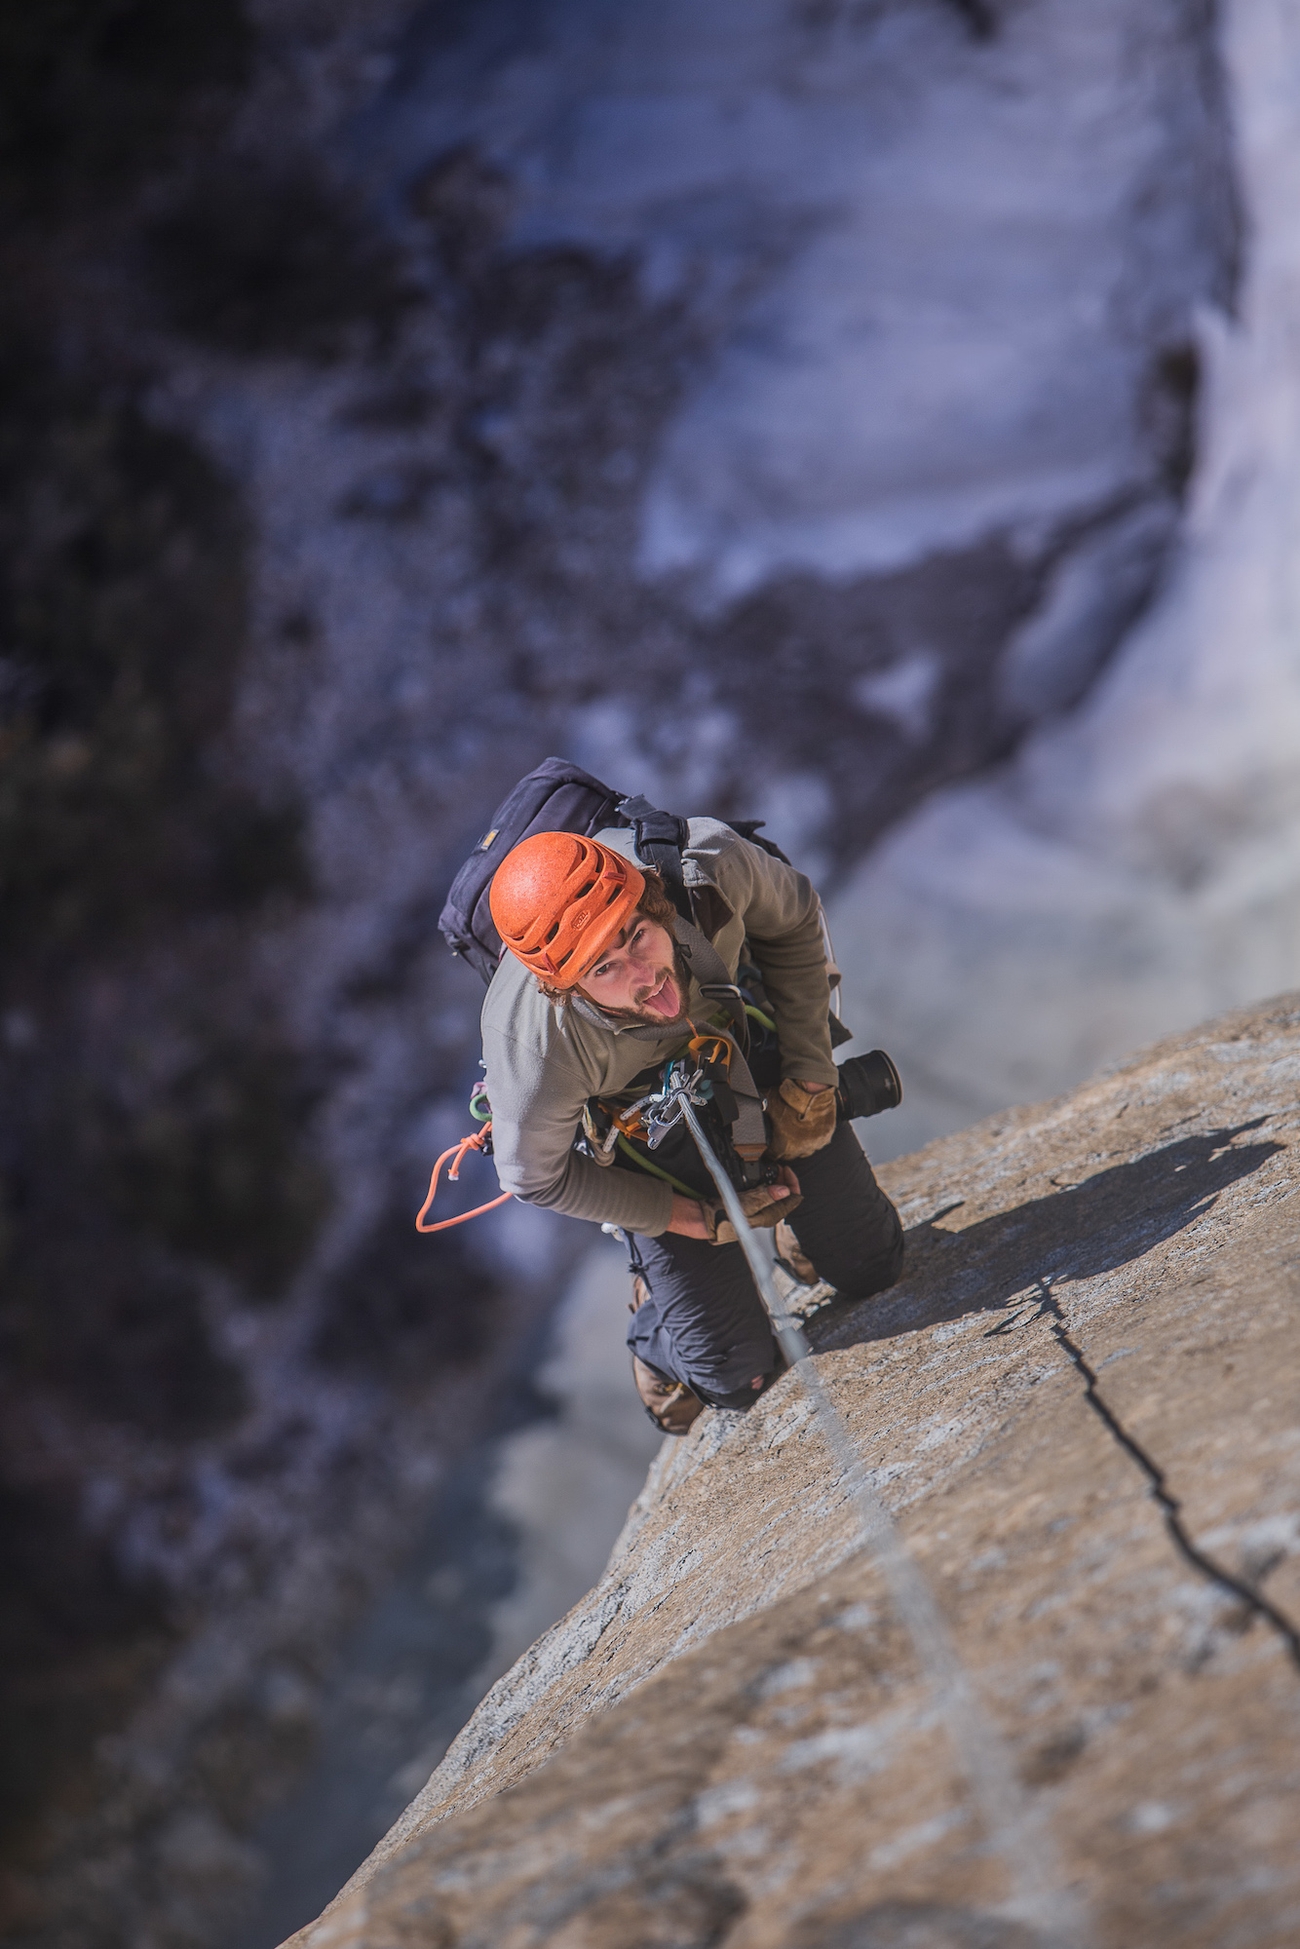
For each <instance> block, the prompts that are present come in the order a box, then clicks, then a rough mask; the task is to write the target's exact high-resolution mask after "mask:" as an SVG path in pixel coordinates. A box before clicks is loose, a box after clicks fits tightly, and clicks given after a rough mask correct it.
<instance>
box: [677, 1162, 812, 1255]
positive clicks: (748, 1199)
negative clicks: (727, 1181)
mask: <svg viewBox="0 0 1300 1949" xmlns="http://www.w3.org/2000/svg"><path fill="white" fill-rule="evenodd" d="M781 1175H782V1179H783V1181H784V1182H785V1183H787V1184H788V1185H789V1188H790V1195H789V1197H788V1198H774V1197H773V1196H772V1187H771V1186H770V1185H768V1184H756V1185H755V1186H754V1187H753V1189H752V1190H750V1191H742V1192H741V1194H740V1202H741V1204H742V1205H743V1206H744V1208H745V1216H746V1217H747V1218H748V1219H749V1223H750V1226H751V1228H757V1229H758V1230H759V1231H761V1230H763V1228H764V1227H765V1226H769V1225H779V1224H780V1222H781V1220H782V1219H783V1218H788V1217H789V1215H790V1213H791V1212H792V1211H794V1210H796V1209H797V1208H798V1206H800V1205H801V1204H802V1203H803V1198H802V1196H801V1194H800V1191H799V1180H798V1179H797V1178H796V1177H795V1175H794V1172H793V1171H783V1172H782V1174H781ZM702 1209H703V1212H704V1222H705V1224H706V1225H707V1226H708V1228H709V1244H710V1245H734V1244H735V1243H736V1228H735V1226H734V1225H733V1224H732V1222H731V1220H730V1219H729V1218H728V1216H727V1214H726V1211H725V1209H724V1208H723V1206H722V1205H712V1204H707V1205H704V1206H703V1207H702Z"/></svg>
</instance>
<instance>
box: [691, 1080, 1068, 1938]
mask: <svg viewBox="0 0 1300 1949" xmlns="http://www.w3.org/2000/svg"><path fill="white" fill-rule="evenodd" d="M706 1100H707V1099H706V1097H705V1096H704V1094H703V1093H702V1092H701V1091H700V1089H699V1079H698V1077H693V1076H692V1075H691V1074H689V1073H688V1072H686V1071H685V1069H684V1068H683V1066H682V1065H680V1064H674V1065H673V1066H672V1069H671V1070H670V1071H669V1074H668V1077H667V1079H666V1087H665V1089H664V1091H663V1098H662V1107H661V1108H660V1110H659V1111H658V1113H657V1117H656V1121H657V1123H658V1125H659V1126H660V1127H661V1128H663V1129H667V1128H669V1127H671V1125H672V1124H673V1123H675V1122H676V1120H677V1118H678V1117H679V1116H680V1117H684V1118H685V1120H686V1123H687V1126H688V1128H689V1130H690V1133H691V1136H692V1137H693V1138H694V1140H695V1144H696V1148H697V1149H698V1151H699V1153H700V1156H701V1158H702V1159H703V1161H704V1163H705V1165H706V1167H707V1169H708V1172H709V1175H710V1176H711V1177H712V1179H713V1182H714V1183H715V1184H716V1185H717V1187H718V1195H719V1197H720V1198H721V1199H722V1202H723V1205H724V1207H725V1208H726V1212H727V1216H728V1218H730V1220H731V1222H732V1225H733V1226H734V1227H735V1231H736V1237H737V1239H738V1240H739V1241H740V1246H741V1250H742V1251H743V1252H744V1254H745V1257H746V1259H747V1260H748V1262H749V1268H750V1271H751V1272H752V1273H753V1275H754V1284H755V1285H756V1286H757V1288H758V1292H759V1296H760V1298H761V1299H762V1301H763V1304H764V1306H765V1307H766V1309H767V1312H768V1316H769V1318H770V1319H771V1322H772V1329H773V1331H774V1333H775V1334H776V1337H777V1339H778V1341H779V1342H780V1345H781V1348H782V1350H783V1351H784V1353H785V1355H786V1358H787V1359H788V1360H789V1362H790V1365H791V1367H792V1368H793V1369H794V1371H795V1372H796V1373H797V1374H798V1376H799V1379H800V1381H801V1382H802V1384H803V1386H804V1388H805V1389H806V1391H807V1394H808V1397H809V1400H810V1401H811V1403H812V1408H813V1415H814V1419H815V1421H816V1423H817V1426H818V1428H819V1429H820V1431H821V1435H822V1439H823V1441H824V1442H825V1444H826V1446H827V1448H828V1450H829V1451H830V1454H831V1457H832V1460H833V1461H834V1463H835V1466H836V1467H837V1468H838V1470H839V1471H840V1474H841V1477H842V1479H843V1481H844V1483H845V1486H846V1488H847V1489H848V1492H849V1495H850V1497H851V1499H852V1502H853V1504H854V1507H855V1509H856V1512H857V1517H858V1522H859V1524H860V1527H861V1531H862V1539H863V1542H864V1544H865V1546H866V1548H867V1549H868V1550H869V1551H870V1552H871V1554H872V1556H873V1557H874V1558H875V1560H876V1562H877V1563H878V1564H879V1565H880V1568H881V1570H882V1572H883V1574H884V1577H885V1580H886V1582H887V1584H888V1586H889V1591H890V1595H891V1597H892V1598H893V1601H894V1604H895V1605H896V1607H897V1609H898V1612H899V1615H900V1616H901V1617H902V1619H903V1622H904V1624H905V1625H906V1627H907V1630H908V1633H909V1635H910V1637H911V1640H912V1644H913V1647H914V1648H915V1651H916V1655H917V1659H918V1661H919V1663H920V1665H921V1669H922V1670H923V1672H924V1673H925V1675H926V1678H927V1681H928V1683H929V1686H930V1690H931V1692H932V1694H933V1696H934V1701H935V1705H936V1707H937V1709H938V1711H939V1714H940V1716H941V1718H942V1721H943V1724H944V1726H945V1728H946V1730H947V1733H948V1736H949V1739H950V1740H951V1742H952V1745H953V1748H954V1750H955V1752H956V1755H957V1759H958V1763H959V1765H960V1766H961V1768H962V1771H963V1772H964V1774H965V1776H966V1780H967V1783H968V1785H969V1788H970V1792H971V1797H972V1799H973V1801H974V1803H975V1805H976V1807H977V1809H978V1811H979V1815H980V1819H981V1820H982V1822H983V1825H984V1828H985V1832H986V1835H987V1838H988V1843H989V1846H990V1847H991V1848H993V1849H994V1850H996V1852H997V1853H998V1854H999V1855H1000V1856H1001V1857H1002V1860H1003V1862H1004V1863H1005V1865H1006V1869H1007V1873H1008V1876H1009V1878H1010V1881H1011V1887H1012V1893H1011V1899H1010V1900H1009V1901H1008V1902H1007V1903H1006V1904H1005V1905H1004V1912H1005V1913H1006V1914H1008V1915H1009V1916H1015V1917H1016V1918H1017V1919H1019V1920H1021V1921H1024V1922H1026V1923H1029V1924H1030V1925H1031V1926H1034V1927H1036V1928H1037V1929H1038V1930H1040V1931H1041V1932H1042V1933H1043V1936H1044V1940H1045V1944H1046V1943H1050V1944H1051V1945H1053V1949H1085V1945H1086V1942H1087V1924H1086V1918H1085V1916H1084V1913H1083V1909H1082V1906H1081V1904H1080V1903H1079V1902H1078V1900H1077V1899H1076V1897H1075V1896H1074V1895H1073V1894H1072V1892H1071V1891H1069V1890H1068V1889H1067V1888H1066V1886H1065V1882H1064V1878H1063V1876H1062V1873H1061V1869H1060V1865H1059V1863H1058V1861H1057V1858H1056V1853H1055V1849H1054V1847H1053V1845H1052V1839H1051V1836H1050V1834H1049V1833H1048V1831H1047V1827H1046V1823H1045V1822H1044V1820H1043V1818H1042V1816H1041V1814H1040V1813H1039V1811H1038V1810H1037V1809H1036V1808H1034V1807H1033V1806H1032V1805H1031V1804H1030V1802H1029V1799H1028V1797H1027V1795H1026V1794H1025V1792H1024V1790H1023V1788H1022V1786H1021V1784H1020V1781H1019V1780H1018V1778H1017V1777H1016V1773H1015V1769H1014V1767H1013V1766H1012V1764H1011V1759H1010V1756H1009V1754H1008V1752H1007V1749H1006V1746H1005V1744H1004V1743H1003V1741H1002V1739H1001V1738H1000V1737H999V1735H998V1734H997V1733H996V1732H995V1731H994V1729H993V1726H992V1724H991V1723H990V1721H989V1720H988V1719H987V1718H986V1716H985V1714H984V1712H983V1710H982V1708H981V1706H980V1704H979V1701H978V1699H977V1698H976V1696H975V1690H974V1687H973V1685H972V1684H971V1681H970V1677H969V1675H968V1674H967V1672H966V1670H965V1668H964V1666H963V1665H962V1663H961V1660H960V1658H959V1657H958V1655H957V1649H956V1646H955V1645H954V1643H953V1640H952V1637H951V1635H950V1634H949V1631H948V1627H947V1625H946V1624H945V1623H944V1620H943V1616H942V1614H941V1612H940V1610H939V1607H938V1605H937V1604H936V1602H935V1600H934V1593H933V1592H932V1591H931V1589H930V1586H929V1584H928V1583H927V1582H926V1580H925V1578H924V1577H923V1575H922V1574H921V1571H920V1569H919V1568H918V1566H917V1564H916V1563H915V1561H914V1560H913V1558H912V1557H911V1556H910V1555H909V1554H908V1552H907V1550H906V1549H905V1548H904V1547H903V1542H902V1539H901V1537H900V1536H899V1534H898V1531H897V1529H896V1528H895V1526H894V1523H893V1521H892V1519H891V1518H890V1515H889V1512H888V1511H887V1510H886V1508H885V1506H884V1504H883V1503H882V1502H881V1500H880V1498H879V1497H878V1496H877V1494H876V1492H875V1490H874V1489H873V1488H872V1486H871V1482H870V1480H869V1479H868V1475H867V1470H866V1467H865V1465H864V1463H863V1461H862V1458H861V1456H860V1455H859V1454H858V1452H857V1449H856V1447H855V1444H854V1441H853V1437H852V1435H851V1433H850V1432H849V1427H848V1424H847V1422H846V1421H845V1420H844V1417H843V1416H842V1415H841V1414H840V1412H839V1410H838V1409H837V1408H836V1406H835V1404H834V1402H833V1401H832V1399H831V1397H830V1394H829V1392H828V1391H827V1388H826V1384H825V1382H824V1381H823V1379H822V1376H821V1374H820V1373H819V1372H818V1370H817V1366H816V1363H815V1361H814V1360H813V1358H812V1349H811V1348H810V1346H809V1345H808V1341H807V1338H806V1336H805V1334H804V1331H803V1328H802V1326H801V1325H800V1323H799V1321H798V1319H797V1318H796V1317H795V1316H794V1315H793V1314H792V1313H791V1312H790V1311H789V1310H788V1308H787V1307H786V1306H785V1305H784V1304H783V1302H782V1300H781V1297H780V1294H779V1293H778V1291H777V1287H776V1281H775V1279H774V1277H773V1273H772V1255H773V1251H774V1247H773V1241H772V1235H771V1233H770V1232H761V1233H760V1232H758V1231H756V1230H754V1229H753V1228H752V1227H751V1226H750V1224H749V1221H748V1219H747V1218H746V1216H745V1210H744V1207H743V1205H742V1204H741V1202H740V1198H739V1196H738V1194H737V1192H736V1188H735V1186H734V1185H733V1184H732V1182H731V1180H730V1178H729V1177H728V1176H727V1173H726V1171H725V1170H724V1169H723V1167H722V1165H721V1163H720V1162H719V1160H718V1157H717V1155H716V1154H715V1152H714V1149H713V1146H712V1144H711V1143H710V1142H709V1139H708V1137H707V1135H706V1134H705V1131H704V1128H703V1126H702V1124H701V1122H700V1119H699V1116H698V1115H697V1111H698V1109H699V1108H700V1106H701V1105H702V1104H703V1103H704V1102H705V1101H706Z"/></svg>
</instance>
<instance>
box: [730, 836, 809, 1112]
mask: <svg viewBox="0 0 1300 1949" xmlns="http://www.w3.org/2000/svg"><path fill="white" fill-rule="evenodd" d="M712 877H713V880H714V882H715V884H716V886H717V888H718V891H719V892H720V893H721V894H722V895H723V896H724V898H725V899H726V900H727V901H728V903H729V904H730V906H731V908H732V911H733V912H734V913H735V914H736V915H737V916H738V917H739V918H741V919H743V921H744V925H745V934H746V936H747V938H748V940H749V945H750V948H751V949H752V951H753V955H754V960H755V962H756V964H757V966H758V969H759V972H760V973H761V975H762V977H763V986H764V987H765V988H766V990H767V996H768V1000H769V1001H770V1002H771V1004H772V1014H773V1017H774V1019H775V1021H776V1030H777V1036H778V1039H779V1041H780V1044H781V1073H782V1075H783V1076H790V1077H793V1078H794V1080H795V1081H796V1082H800V1083H831V1084H834V1083H836V1082H838V1080H839V1071H838V1070H837V1069H836V1067H835V1059H834V1057H833V1056H832V1054H831V1036H830V1030H829V1028H828V1027H827V1017H828V1015H829V1014H830V1002H831V990H830V979H829V976H828V975H827V972H826V947H825V942H824V940H823V938H822V927H821V906H820V902H819V901H818V898H817V893H816V890H815V888H814V887H813V884H812V881H811V880H810V879H809V878H808V876H807V875H806V874H804V873H799V872H796V870H795V868H794V867H793V866H787V865H786V864H785V862H784V860H779V859H773V858H772V856H771V854H770V853H765V852H764V851H763V850H762V848H761V847H759V846H754V845H751V844H750V842H749V841H748V840H747V839H740V840H737V842H736V844H735V845H734V846H729V847H728V848H727V850H726V851H725V852H724V853H723V854H722V855H721V856H720V857H719V859H718V860H717V861H716V863H715V864H714V865H713V867H712Z"/></svg>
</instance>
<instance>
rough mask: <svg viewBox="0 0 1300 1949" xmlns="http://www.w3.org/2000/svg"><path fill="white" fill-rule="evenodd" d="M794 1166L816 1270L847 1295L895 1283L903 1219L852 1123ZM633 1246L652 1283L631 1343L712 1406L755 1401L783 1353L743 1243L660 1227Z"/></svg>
mask: <svg viewBox="0 0 1300 1949" xmlns="http://www.w3.org/2000/svg"><path fill="white" fill-rule="evenodd" d="M792 1168H793V1170H794V1172H795V1175H796V1177H797V1178H798V1179H799V1188H800V1190H801V1191H802V1193H803V1203H802V1204H801V1205H800V1206H799V1208H798V1210H797V1211H796V1212H795V1213H794V1216H793V1217H792V1218H791V1220H790V1229H791V1230H792V1231H793V1233H794V1235H795V1237H796V1238H797V1239H798V1241H799V1244H800V1247H801V1248H802V1250H803V1251H804V1252H805V1253H806V1255H807V1256H808V1258H810V1259H811V1260H812V1262H813V1264H814V1266H816V1268H817V1272H818V1275H819V1277H821V1278H822V1279H825V1280H827V1281H828V1282H829V1284H831V1285H832V1286H834V1287H835V1289H836V1291H837V1293H839V1295H840V1297H841V1298H843V1299H866V1298H867V1297H868V1296H869V1295H870V1294H871V1293H879V1292H883V1291H884V1289H885V1287H886V1286H892V1285H893V1284H894V1281H895V1280H896V1279H897V1278H898V1275H899V1273H900V1272H901V1271H902V1268H903V1228H902V1226H901V1225H900V1224H899V1221H898V1213H897V1212H896V1211H895V1210H894V1207H893V1206H892V1205H891V1204H890V1202H889V1200H888V1198H887V1197H886V1196H885V1194H884V1192H883V1191H882V1190H881V1189H880V1186H879V1185H878V1184H877V1183H876V1179H875V1174H874V1172H873V1171H872V1169H871V1166H870V1164H868V1162H867V1160H866V1157H865V1156H864V1154H863V1150H862V1146H861V1144H860V1143H859V1142H858V1140H857V1138H856V1137H855V1136H854V1134H853V1129H852V1126H851V1125H849V1124H847V1123H841V1124H839V1125H838V1126H837V1128H836V1131H835V1135H834V1137H833V1138H832V1139H831V1141H830V1143H829V1144H827V1145H826V1147H825V1149H824V1150H819V1151H816V1152H815V1153H814V1154H813V1156H811V1157H801V1158H798V1159H797V1160H796V1161H795V1163H794V1165H793V1166H792ZM632 1249H633V1264H634V1268H635V1267H636V1264H637V1261H638V1260H639V1262H640V1265H639V1269H640V1273H641V1277H642V1278H643V1279H644V1281H645V1285H646V1288H647V1292H646V1296H645V1298H644V1299H643V1301H642V1304H641V1305H640V1306H639V1307H638V1308H637V1310H636V1312H635V1313H634V1314H633V1315H632V1320H631V1324H630V1325H629V1327H628V1330H627V1343H628V1346H629V1347H630V1348H631V1349H632V1352H633V1353H634V1354H637V1355H639V1356H640V1358H641V1359H642V1360H644V1361H645V1363H646V1365H647V1366H648V1367H653V1368H654V1369H655V1371H656V1372H657V1373H659V1374H662V1375H664V1376H665V1377H666V1378H667V1379H669V1380H674V1381H684V1382H685V1383H686V1385H687V1387H689V1388H691V1389H692V1391H693V1392H694V1393H696V1394H698V1395H699V1396H700V1398H701V1399H702V1400H704V1401H707V1402H708V1403H709V1404H710V1405H711V1406H713V1407H721V1408H745V1407H749V1406H751V1405H752V1403H753V1402H754V1401H755V1400H756V1399H757V1397H758V1395H759V1394H760V1393H761V1392H762V1388H763V1387H765V1386H766V1385H767V1383H768V1381H769V1380H770V1379H771V1378H772V1377H773V1376H774V1375H775V1374H776V1372H777V1371H778V1369H779V1364H780V1355H779V1352H778V1349H777V1345H776V1341H775V1339H774V1338H773V1335H772V1329H771V1327H770V1326H769V1324H768V1318H767V1313H766V1311H765V1310H764V1307H763V1302H762V1300H761V1299H760V1298H759V1296H758V1293H757V1292H756V1290H755V1288H754V1278H753V1274H752V1273H751V1272H750V1270H749V1266H748V1264H747V1263H746V1260H745V1255H744V1253H743V1252H742V1251H741V1249H740V1247H739V1245H709V1244H707V1243H706V1242H705V1240H703V1239H697V1238H681V1237H679V1236H678V1235H677V1234H676V1233H675V1232H663V1233H661V1234H660V1236H659V1237H658V1238H637V1239H635V1240H633V1241H632ZM755 1381H760V1382H761V1386H757V1387H756V1386H755V1385H754V1383H755Z"/></svg>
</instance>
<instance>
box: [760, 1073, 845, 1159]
mask: <svg viewBox="0 0 1300 1949" xmlns="http://www.w3.org/2000/svg"><path fill="white" fill-rule="evenodd" d="M836 1115H837V1108H836V1102H835V1092H834V1090H812V1091H808V1090H806V1089H805V1088H804V1086H803V1084H802V1083H796V1082H794V1081H793V1080H792V1079H791V1078H790V1077H788V1076H787V1077H786V1079H785V1081H784V1082H783V1083H782V1085H781V1087H780V1089H777V1090H773V1091H772V1092H771V1094H770V1095H769V1097H768V1099H767V1120H768V1122H769V1123H770V1124H771V1126H772V1137H771V1141H770V1142H769V1144H768V1147H767V1148H768V1151H769V1154H770V1155H771V1156H773V1157H811V1156H812V1154H813V1152H814V1151H815V1150H821V1149H822V1147H823V1145H825V1144H829V1142H830V1140H831V1138H832V1137H833V1136H834V1135H835V1122H836Z"/></svg>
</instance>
